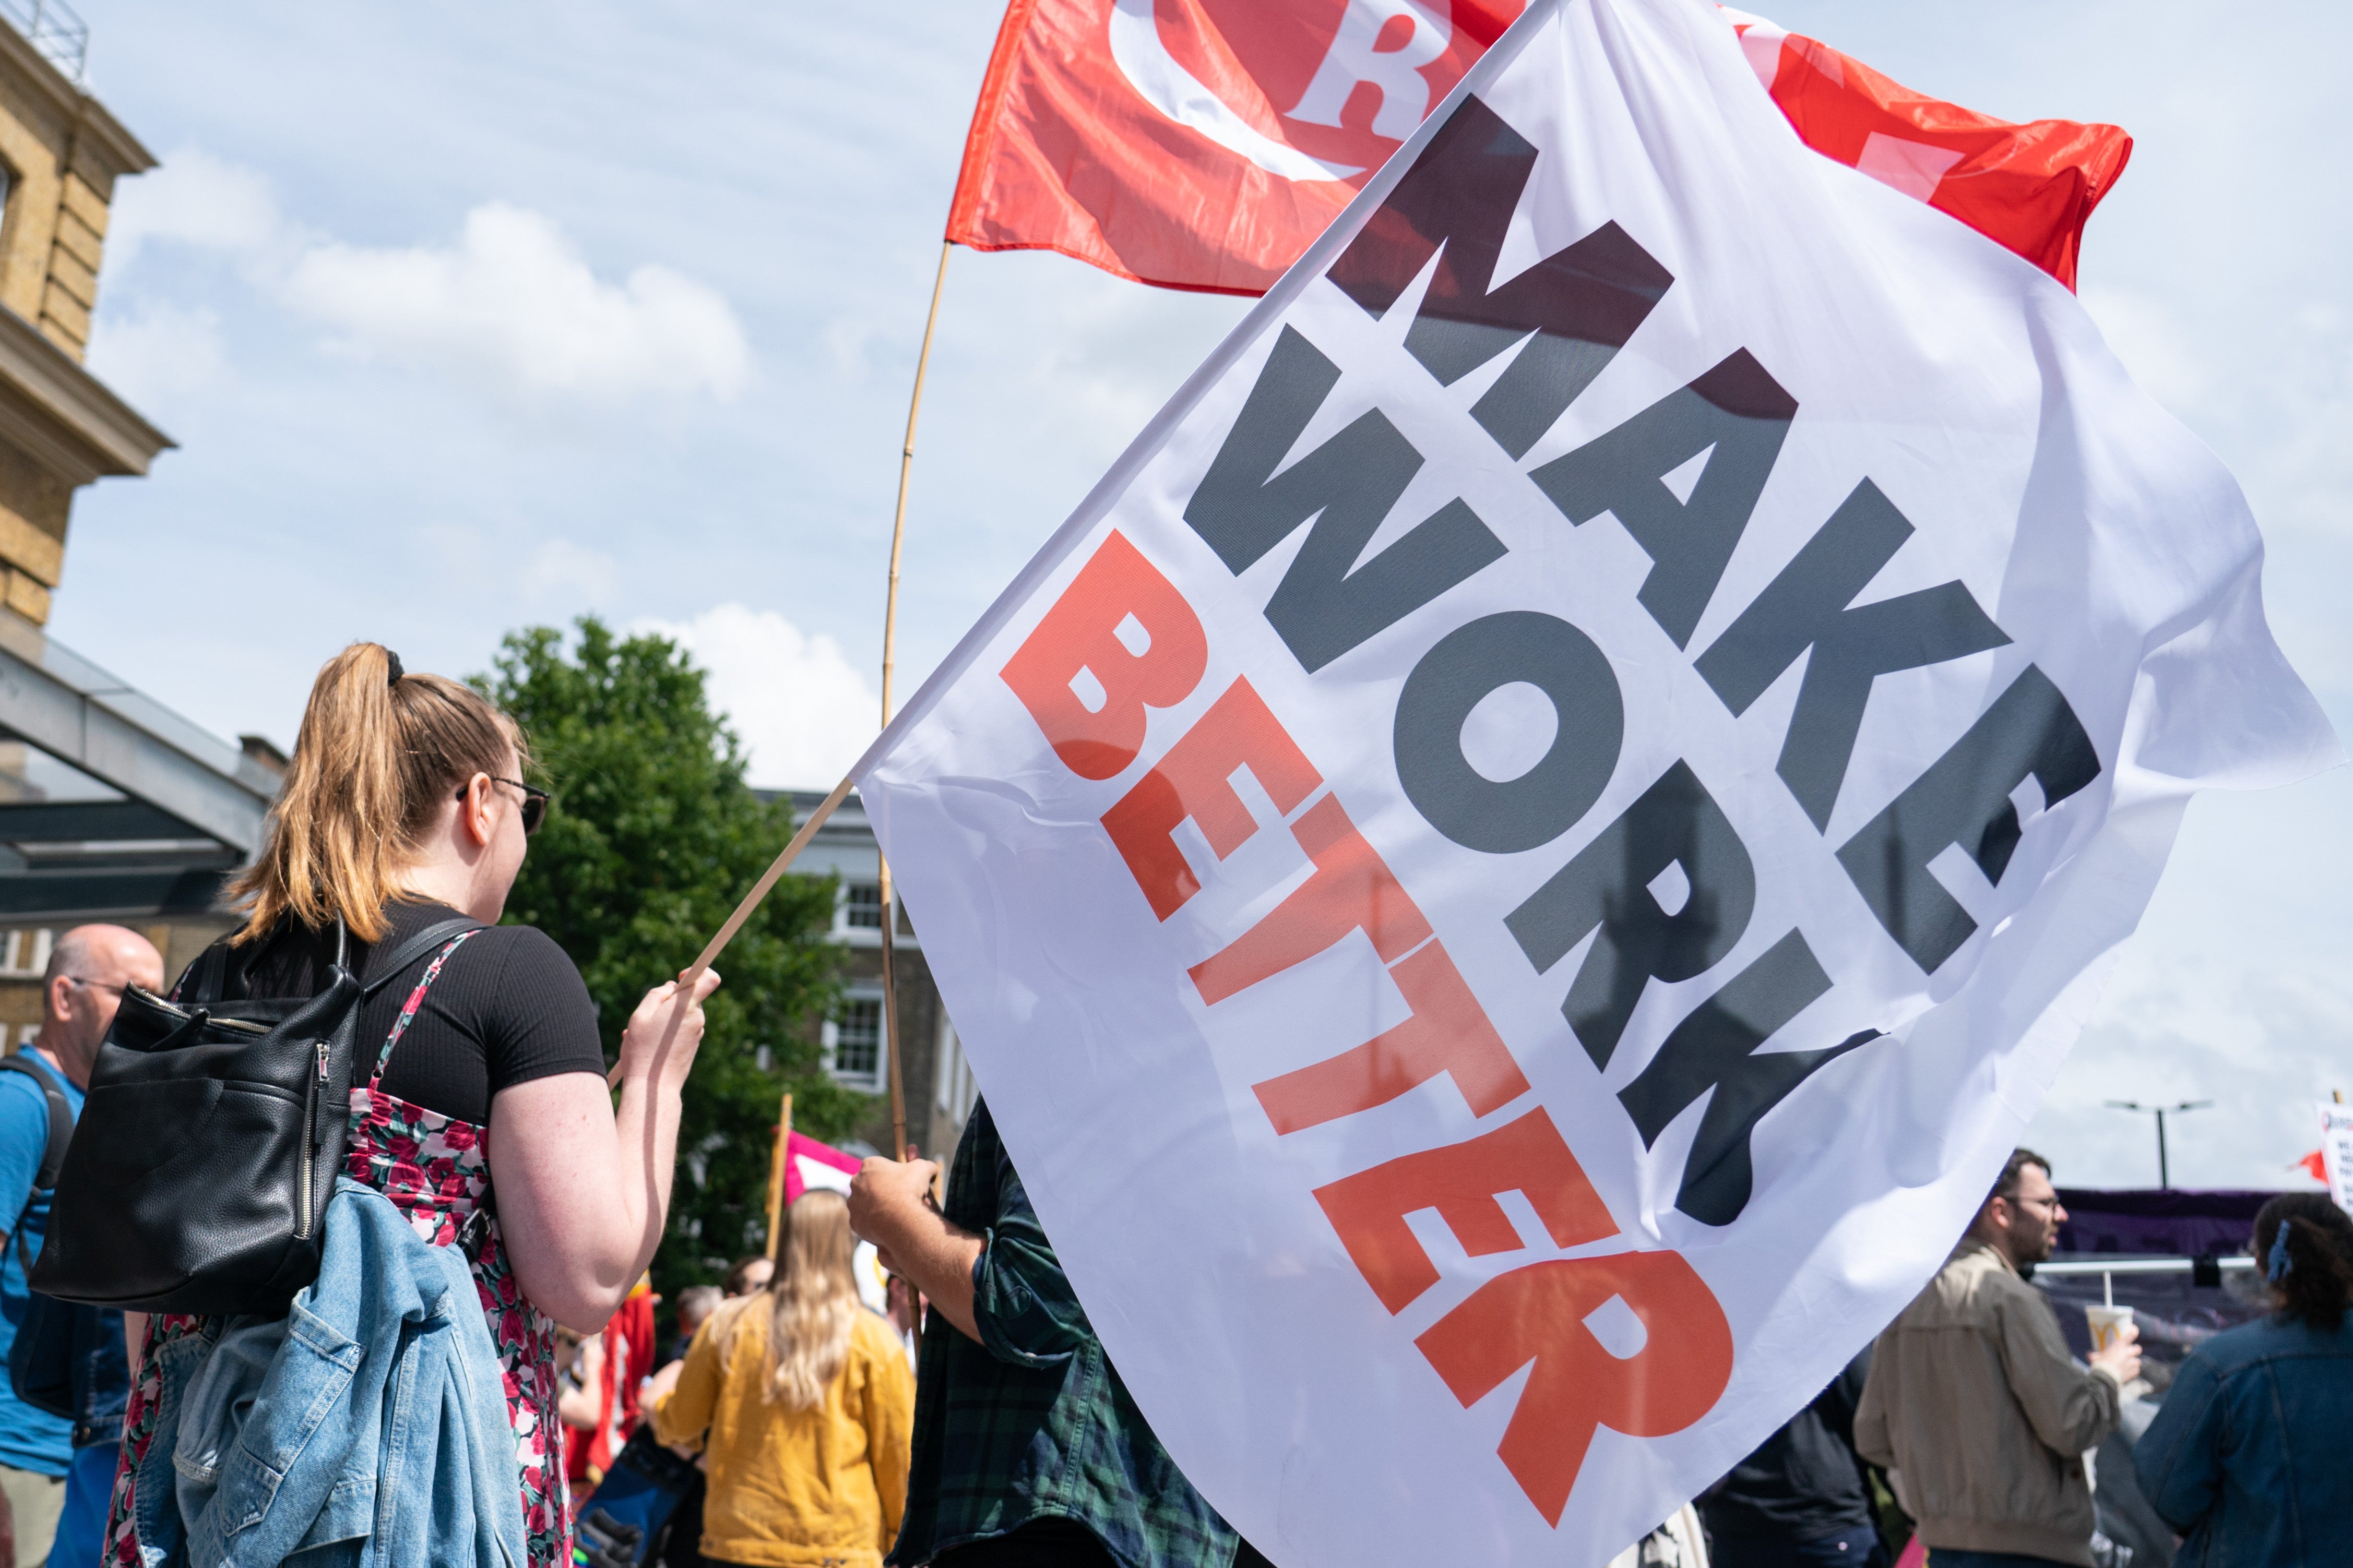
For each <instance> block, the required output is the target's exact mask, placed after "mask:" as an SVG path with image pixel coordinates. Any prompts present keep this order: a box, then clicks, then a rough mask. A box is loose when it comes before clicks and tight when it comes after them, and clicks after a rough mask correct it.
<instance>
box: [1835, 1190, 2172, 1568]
mask: <svg viewBox="0 0 2353 1568" xmlns="http://www.w3.org/2000/svg"><path fill="white" fill-rule="evenodd" d="M2066 1218H2067V1210H2066V1209H2065V1207H2064V1206H2063V1205H2061V1203H2060V1202H2059V1192H2058V1189H2057V1188H2055V1187H2053V1186H2052V1184H2051V1163H2050V1162H2049V1161H2047V1160H2045V1159H2043V1158H2042V1155H2040V1154H2037V1153H2035V1152H2033V1151H2032V1150H2031V1149H2020V1150H2016V1151H2014V1152H2012V1153H2011V1154H2010V1159H2009V1161H2008V1162H2007V1163H2004V1164H2003V1166H2002V1170H2001V1175H2000V1178H1999V1179H1998V1180H1997V1181H1996V1182H1995V1183H1994V1187H1993V1191H1992V1192H1990V1193H1989V1194H1987V1195H1986V1200H1985V1202H1984V1203H1983V1204H1982V1205H1979V1206H1978V1212H1977V1215H1976V1217H1975V1218H1974V1219H1972V1220H1971V1221H1970V1222H1969V1228H1968V1230H1967V1231H1966V1232H1964V1233H1963V1234H1962V1237H1961V1240H1960V1244H1959V1245H1958V1246H1957V1247H1955V1248H1954V1249H1953V1255H1952V1257H1951V1258H1948V1259H1947V1261H1946V1264H1945V1267H1944V1268H1943V1269H1942V1270H1940V1271H1939V1272H1938V1273H1937V1275H1936V1278H1935V1279H1931V1280H1930V1281H1929V1282H1928V1288H1927V1289H1926V1290H1923V1291H1922V1292H1920V1295H1919V1298H1918V1299H1917V1300H1915V1301H1914V1302H1913V1303H1912V1304H1911V1305H1910V1306H1909V1307H1906V1308H1905V1309H1904V1311H1903V1313H1902V1314H1901V1315H1900V1316H1898V1317H1897V1318H1896V1320H1895V1321H1894V1322H1893V1323H1891V1324H1889V1325H1888V1327H1887V1330H1886V1331H1885V1332H1883V1333H1882V1334H1881V1335H1880V1336H1879V1342H1878V1346H1877V1348H1876V1349H1875V1350H1874V1351H1873V1354H1872V1363H1871V1376H1870V1378H1869V1379H1868V1381H1866V1382H1865V1383H1864V1384H1863V1389H1862V1404H1861V1405H1859V1406H1858V1407H1857V1408H1856V1411H1855V1417H1854V1446H1855V1451H1856V1452H1857V1453H1859V1454H1861V1455H1862V1457H1863V1458H1865V1459H1868V1460H1870V1461H1871V1462H1872V1463H1873V1464H1874V1465H1880V1466H1884V1467H1886V1468H1889V1469H1890V1470H1891V1471H1892V1472H1893V1479H1894V1480H1895V1482H1896V1496H1897V1500H1899V1501H1901V1502H1902V1503H1903V1504H1904V1508H1905V1511H1906V1512H1907V1513H1909V1514H1911V1515H1912V1517H1913V1518H1914V1519H1915V1520H1916V1521H1918V1522H1919V1535H1920V1540H1921V1542H1922V1543H1923V1544H1925V1545H1926V1547H1927V1549H1928V1563H1929V1568H1998V1565H1999V1568H2009V1565H2011V1564H2017V1563H2071V1564H2073V1565H2074V1568H2092V1562H2093V1558H2092V1534H2093V1530H2094V1523H2095V1520H2094V1514H2093V1511H2092V1489H2091V1482H2090V1479H2089V1477H2088V1475H2087V1474H2086V1472H2085V1468H2084V1454H2085V1453H2086V1452H2088V1451H2089V1450H2091V1449H2093V1448H2096V1447H2099V1445H2100V1442H2101V1440H2102V1439H2103V1438H2105V1436H2107V1435H2108V1434H2109V1433H2111V1432H2113V1431H2115V1430H2116V1421H2117V1416H2118V1413H2119V1411H2120V1409H2121V1407H2122V1405H2123V1404H2124V1390H2125V1385H2126V1384H2129V1383H2131V1382H2132V1381H2133V1380H2134V1379H2135V1378H2136V1377H2137V1376H2139V1375H2140V1346H2139V1345H2138V1343H2137V1340H2138V1339H2139V1337H2140V1333H2139V1331H2138V1330H2137V1329H2136V1328H2135V1327H2134V1326H2133V1325H2132V1324H2130V1323H2124V1324H2121V1325H2118V1326H2117V1327H2116V1331H2115V1333H2116V1342H2115V1343H2113V1344H2112V1345H2110V1346H2109V1347H2108V1348H2107V1349H2105V1350H2101V1351H2095V1352H2093V1355H2092V1364H2091V1366H2090V1368H2089V1369H2088V1370H2087V1369H2085V1368H2084V1367H2083V1366H2081V1365H2080V1364H2078V1363H2076V1362H2074V1361H2073V1359H2072V1358H2071V1357H2070V1355H2069V1353H2068V1350H2067V1341H2066V1339H2065V1337H2064V1336H2063V1335H2062V1334H2061V1333H2060V1331H2059V1319H2058V1315H2057V1314H2056V1313H2055V1312H2053V1311H2052V1307H2051V1301H2050V1299H2049V1298H2048V1297H2046V1296H2044V1295H2043V1294H2042V1291H2040V1290H2037V1289H2035V1288H2034V1287H2033V1286H2031V1285H2030V1284H2028V1283H2027V1282H2026V1278H2025V1274H2024V1268H2025V1267H2026V1266H2028V1265H2031V1264H2035V1263H2040V1262H2042V1260H2043V1259H2045V1258H2049V1257H2050V1256H2051V1247H2052V1242H2053V1241H2055V1240H2056V1239H2057V1237H2058V1232H2059V1226H2061V1225H2062V1224H2063V1223H2064V1222H2065V1221H2066Z"/></svg>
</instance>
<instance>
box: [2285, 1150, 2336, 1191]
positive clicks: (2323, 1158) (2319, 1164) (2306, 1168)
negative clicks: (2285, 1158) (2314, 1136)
mask: <svg viewBox="0 0 2353 1568" xmlns="http://www.w3.org/2000/svg"><path fill="white" fill-rule="evenodd" d="M2288 1169H2289V1170H2291V1171H2302V1172H2304V1173H2306V1175H2308V1176H2310V1177H2311V1178H2312V1179H2313V1180H2314V1181H2316V1182H2324V1183H2325V1182H2327V1180H2328V1156H2327V1154H2326V1153H2325V1152H2322V1151H2320V1150H2318V1149H2315V1150H2314V1151H2313V1152H2311V1153H2309V1154H2306V1156H2305V1157H2304V1158H2303V1159H2301V1160H2297V1161H2295V1162H2293V1163H2290V1164H2289V1166H2288Z"/></svg>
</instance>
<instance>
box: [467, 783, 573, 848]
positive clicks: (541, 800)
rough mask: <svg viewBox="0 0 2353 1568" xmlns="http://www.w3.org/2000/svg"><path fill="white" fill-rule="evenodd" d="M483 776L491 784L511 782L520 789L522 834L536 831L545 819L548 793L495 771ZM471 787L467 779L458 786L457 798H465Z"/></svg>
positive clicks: (530, 833) (531, 833)
mask: <svg viewBox="0 0 2353 1568" xmlns="http://www.w3.org/2000/svg"><path fill="white" fill-rule="evenodd" d="M483 776H484V777H486V778H488V779H489V780H490V781H491V783H492V784H512V785H514V787H515V788H517V789H519V790H521V791H522V836H523V837H525V838H528V837H531V836H532V835H533V834H534V833H536V832H538V831H539V825H540V824H541V823H543V822H545V821H546V820H547V805H548V802H549V800H550V799H551V798H552V797H551V796H550V795H548V793H547V792H546V791H545V790H543V789H536V788H533V786H532V785H530V784H525V783H523V782H522V780H521V779H502V778H500V777H499V776H498V775H496V774H495V773H488V774H485V775H483ZM473 787H474V782H473V780H471V779H469V780H467V781H466V782H465V783H464V784H460V785H459V787H458V798H459V800H463V799H465V798H466V792H467V791H468V790H470V789H471V788H473Z"/></svg>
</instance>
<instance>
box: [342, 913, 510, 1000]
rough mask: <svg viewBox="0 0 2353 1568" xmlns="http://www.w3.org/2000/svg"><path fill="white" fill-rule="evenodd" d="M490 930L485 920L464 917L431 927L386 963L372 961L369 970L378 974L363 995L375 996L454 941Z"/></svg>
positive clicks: (405, 945) (395, 951)
mask: <svg viewBox="0 0 2353 1568" xmlns="http://www.w3.org/2000/svg"><path fill="white" fill-rule="evenodd" d="M489 929H490V928H489V927H488V926H486V925H484V924H483V923H482V922H481V921H473V920H467V919H465V918H464V917H463V916H460V917H459V918H458V919H457V920H454V921H440V922H439V923H438V924H435V925H429V926H427V927H426V928H425V929H424V930H423V931H418V932H417V934H416V935H415V936H412V937H410V938H409V939H408V940H407V941H406V942H402V943H401V944H400V945H399V946H398V947H396V948H394V949H393V950H392V952H389V953H387V954H386V955H385V957H384V958H383V959H382V960H380V961H372V962H371V963H369V965H368V967H369V968H371V969H373V970H375V972H376V976H375V979H374V980H371V981H369V982H368V983H367V984H365V985H364V986H362V987H360V995H361V996H362V997H363V998H365V997H369V996H373V995H375V994H376V993H377V992H379V991H381V990H383V989H384V988H385V986H387V985H389V984H392V983H393V981H394V980H396V979H397V978H398V977H399V975H400V972H401V971H402V970H404V969H406V968H407V967H408V966H409V965H410V964H412V963H416V962H417V960H418V959H420V958H422V957H424V956H425V955H426V954H427V953H428V952H432V951H433V950H434V949H435V948H437V947H438V946H440V945H441V944H442V943H443V942H448V941H449V940H450V939H451V938H453V937H459V936H471V935H473V934H474V933H475V932H476V931H488V930H489Z"/></svg>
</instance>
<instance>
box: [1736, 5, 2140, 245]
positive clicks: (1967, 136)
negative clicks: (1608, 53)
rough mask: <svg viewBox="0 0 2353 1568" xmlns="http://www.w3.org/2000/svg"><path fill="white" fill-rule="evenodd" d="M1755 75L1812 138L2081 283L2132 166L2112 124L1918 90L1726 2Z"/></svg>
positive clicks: (1809, 141) (1820, 147) (2123, 138)
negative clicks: (2006, 112)
mask: <svg viewBox="0 0 2353 1568" xmlns="http://www.w3.org/2000/svg"><path fill="white" fill-rule="evenodd" d="M1725 15H1726V16H1730V17H1731V18H1732V19H1733V25H1734V26H1735V27H1736V30H1737V31H1738V32H1739V34H1740V41H1741V47H1743V48H1744V49H1745V50H1746V53H1747V55H1748V63H1749V66H1750V67H1751V68H1753V69H1754V70H1755V71H1756V72H1757V79H1758V80H1760V81H1762V82H1763V83H1764V84H1765V88H1766V90H1767V91H1768V92H1770V93H1771V94H1772V95H1773V101H1774V102H1775V103H1778V104H1779V105H1780V106H1781V112H1782V113H1783V114H1784V115H1786V116H1787V117H1788V121H1789V123H1790V124H1791V125H1793V126H1795V127H1796V128H1797V132H1798V134H1799V136H1800V137H1801V138H1803V139H1804V141H1805V143H1806V145H1807V146H1809V147H1811V148H1812V149H1813V150H1814V151H1815V152H1817V153H1821V154H1822V155H1823V156H1824V157H1827V158H1835V159H1837V160H1838V161H1839V162H1840V163H1844V164H1846V165H1847V166H1848V167H1850V168H1854V169H1860V170H1862V172H1863V173H1864V174H1869V175H1870V176H1871V177H1872V178H1873V179H1875V180H1877V181H1879V182H1880V183H1881V184H1885V185H1892V186H1894V188H1895V189H1896V190H1899V191H1902V192H1903V193H1904V194H1905V195H1907V196H1911V197H1914V198H1915V199H1916V200H1919V201H1924V202H1926V203H1927V204H1928V205H1930V206H1932V207H1935V208H1936V210H1937V211H1939V212H1943V213H1949V214H1951V215H1952V216H1955V217H1957V218H1958V219H1960V220H1961V221H1962V222H1963V223H1965V224H1968V226H1970V227H1971V228H1973V229H1976V230H1977V231H1978V233H1979V234H1981V235H1984V236H1985V237H1987V238H1988V239H1990V240H1992V241H1993V242H1994V243H1995V244H1997V245H2000V246H2001V247H2003V248H2005V249H2008V250H2011V251H2015V252H2016V253H2017V254H2019V255H2020V256H2022V257H2024V258H2026V259H2027V260H2029V261H2031V262H2032V263H2034V265H2035V266H2037V267H2040V268H2042V270H2043V271H2045V272H2048V273H2049V274H2051V276H2052V277H2053V278H2056V279H2059V281H2060V282H2062V283H2064V284H2065V285H2067V287H2068V288H2070V289H2073V287H2074V286H2075V255H2076V252H2077V250H2078V249H2079V248H2080V247H2081V246H2082V244H2083V240H2084V224H2085V223H2086V222H2087V221H2089V220H2090V218H2091V216H2092V209H2093V208H2094V207H2095V206H2098V205H2100V198H2101V197H2103V196H2105V195H2107V194H2108V192H2109V190H2110V189H2111V188H2113V187H2114V186H2115V184H2116V176H2117V175H2119V174H2123V173H2124V168H2125V161H2126V159H2128V158H2130V157H2131V156H2132V138H2131V137H2129V136H2127V135H2126V134H2125V133H2124V132H2122V131H2120V130H2118V129H2117V128H2116V127H2115V126H2113V125H2081V124H2078V123H2076V122H2075V121H2072V120H2037V121H2033V122H2032V123H2031V124H2028V125H2013V124H2011V123H2010V121H2006V120H1996V119H1994V118H1993V116H1991V115H1989V114H1979V113H1978V112H1977V111H1975V110H1968V109H1963V108H1961V107H1960V106H1959V105H1958V104H1953V103H1946V102H1944V101H1943V100H1939V99H1934V98H1929V97H1926V96H1925V95H1923V94H1921V93H1916V92H1914V91H1913V90H1912V89H1910V88H1907V87H1905V86H1903V85H1901V84H1900V83H1897V82H1894V81H1891V80H1889V79H1887V78H1886V77H1883V76H1882V75H1880V74H1879V73H1878V72H1877V71H1875V70H1873V69H1872V68H1870V67H1869V66H1867V65H1864V64H1863V63H1862V61H1861V60H1858V59H1856V58H1854V57H1853V56H1852V55H1842V54H1841V53H1839V51H1838V50H1836V49H1834V48H1831V47H1830V46H1829V45H1827V44H1822V43H1818V42H1816V41H1815V40H1814V39H1812V38H1808V37H1800V36H1799V35H1798V34H1795V33H1785V32H1783V31H1782V30H1781V29H1780V28H1778V27H1777V26H1773V25H1772V24H1771V23H1770V22H1767V21H1766V20H1764V19H1763V18H1762V17H1758V16H1748V15H1747V14H1746V13H1745V12H1739V11H1734V10H1732V9H1731V8H1730V7H1728V6H1727V7H1725Z"/></svg>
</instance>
